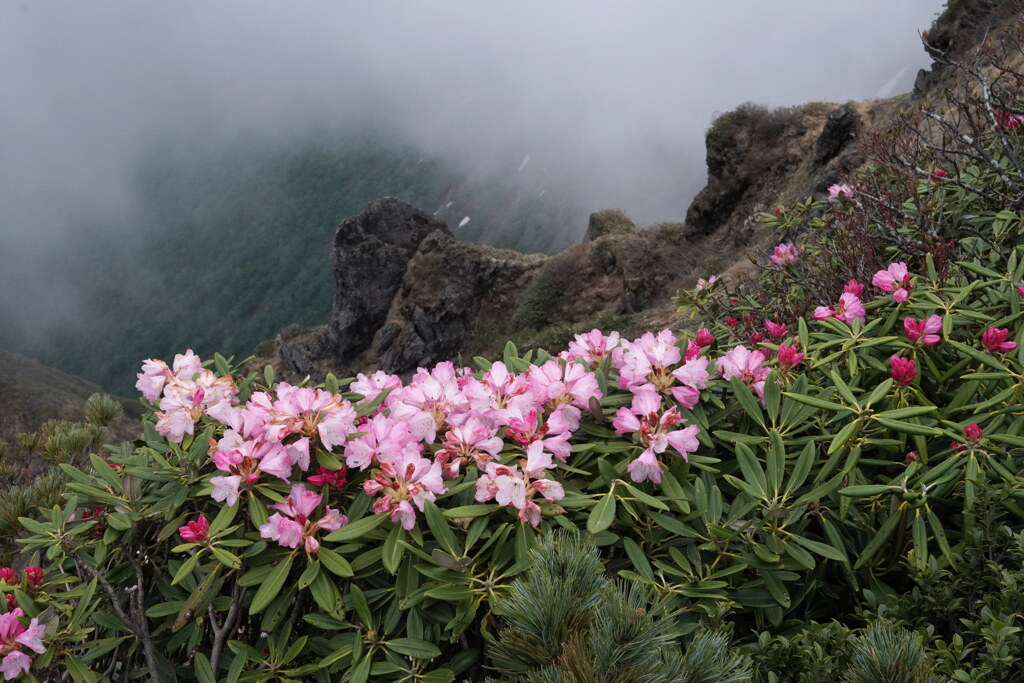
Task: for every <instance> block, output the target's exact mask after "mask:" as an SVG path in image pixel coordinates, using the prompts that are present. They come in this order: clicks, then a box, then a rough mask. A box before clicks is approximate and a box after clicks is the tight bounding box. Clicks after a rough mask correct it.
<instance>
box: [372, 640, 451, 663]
mask: <svg viewBox="0 0 1024 683" xmlns="http://www.w3.org/2000/svg"><path fill="white" fill-rule="evenodd" d="M386 647H387V648H388V649H389V650H391V651H392V652H397V653H398V654H400V655H405V656H406V657H413V658H415V659H434V658H435V657H440V656H441V650H440V648H438V647H437V646H436V645H434V644H433V643H428V642H427V641H425V640H417V639H416V638H395V639H394V640H389V641H387V643H386Z"/></svg>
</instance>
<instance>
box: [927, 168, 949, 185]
mask: <svg viewBox="0 0 1024 683" xmlns="http://www.w3.org/2000/svg"><path fill="white" fill-rule="evenodd" d="M945 177H946V172H945V171H943V170H938V171H932V172H931V173H930V174H928V180H930V181H932V182H933V183H939V182H942V179H943V178H945Z"/></svg>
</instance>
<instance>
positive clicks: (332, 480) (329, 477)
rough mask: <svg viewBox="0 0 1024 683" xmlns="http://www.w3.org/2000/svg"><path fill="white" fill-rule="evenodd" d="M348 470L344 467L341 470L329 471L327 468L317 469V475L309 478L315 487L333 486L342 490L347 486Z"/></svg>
mask: <svg viewBox="0 0 1024 683" xmlns="http://www.w3.org/2000/svg"><path fill="white" fill-rule="evenodd" d="M347 472H348V468H346V467H345V466H344V465H342V466H341V467H340V468H339V469H336V470H329V469H327V468H326V467H319V466H318V467H317V474H314V475H313V476H311V477H308V478H307V479H306V481H308V482H309V483H310V484H312V485H313V486H332V487H334V488H338V489H340V488H341V487H343V486H344V485H345V482H346V481H347V480H348V478H347Z"/></svg>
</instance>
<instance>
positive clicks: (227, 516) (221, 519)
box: [209, 505, 238, 536]
mask: <svg viewBox="0 0 1024 683" xmlns="http://www.w3.org/2000/svg"><path fill="white" fill-rule="evenodd" d="M237 513H238V505H224V506H221V509H220V512H218V513H217V516H216V517H214V518H213V521H212V522H210V530H209V533H210V535H211V536H213V535H214V534H216V533H217V532H218V531H220V530H221V529H227V528H228V527H229V526H231V522H233V521H235V515H236V514H237Z"/></svg>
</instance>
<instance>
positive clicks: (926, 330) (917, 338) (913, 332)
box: [903, 315, 942, 346]
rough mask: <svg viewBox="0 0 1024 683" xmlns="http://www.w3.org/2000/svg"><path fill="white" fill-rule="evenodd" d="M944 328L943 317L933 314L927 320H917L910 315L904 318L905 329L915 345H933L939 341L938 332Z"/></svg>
mask: <svg viewBox="0 0 1024 683" xmlns="http://www.w3.org/2000/svg"><path fill="white" fill-rule="evenodd" d="M941 329H942V317H941V316H937V315H933V316H930V317H929V318H927V319H926V320H915V319H914V318H911V317H910V316H907V317H906V318H904V319H903V331H904V332H905V333H906V335H907V339H908V340H909V341H910V343H911V344H914V345H922V344H923V345H925V346H931V345H932V344H938V343H939V335H937V334H935V333H936V332H938V331H940V330H941Z"/></svg>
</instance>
